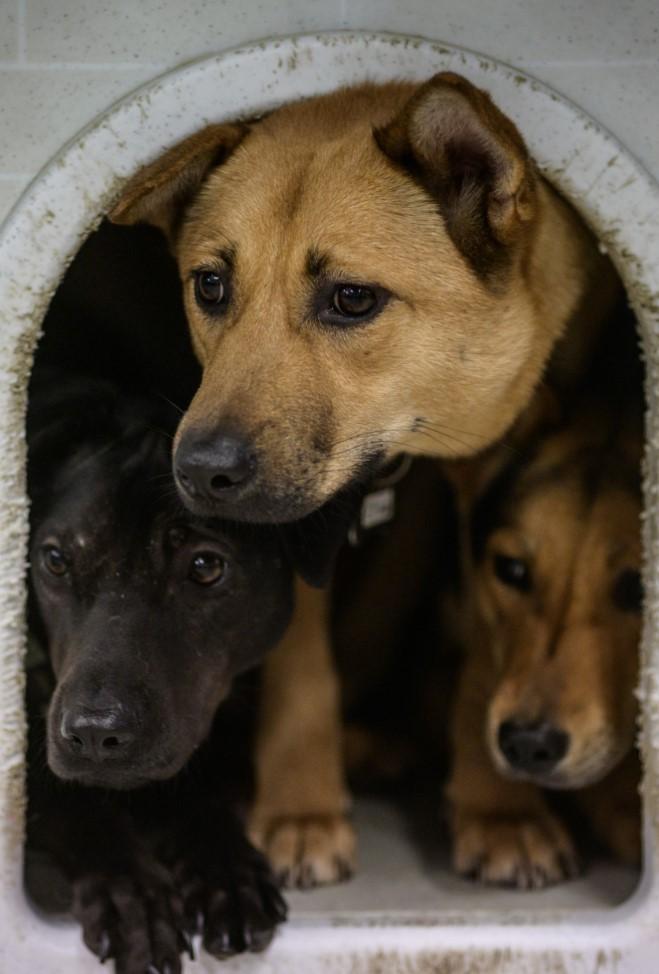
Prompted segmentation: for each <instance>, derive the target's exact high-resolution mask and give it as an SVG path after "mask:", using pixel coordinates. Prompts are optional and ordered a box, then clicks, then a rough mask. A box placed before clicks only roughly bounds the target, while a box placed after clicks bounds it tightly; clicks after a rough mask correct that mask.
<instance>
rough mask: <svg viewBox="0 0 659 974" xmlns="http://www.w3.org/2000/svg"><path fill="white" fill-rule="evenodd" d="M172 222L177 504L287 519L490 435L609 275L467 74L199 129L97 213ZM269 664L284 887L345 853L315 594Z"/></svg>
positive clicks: (256, 824)
mask: <svg viewBox="0 0 659 974" xmlns="http://www.w3.org/2000/svg"><path fill="white" fill-rule="evenodd" d="M110 216H111V219H113V220H115V221H117V222H121V223H135V222H139V221H146V222H150V223H153V224H154V225H156V226H159V227H160V228H161V229H162V230H163V231H164V232H165V233H166V234H167V235H168V237H169V239H170V242H171V246H172V249H173V252H174V253H175V256H176V258H177V261H178V265H179V270H180V275H181V279H182V282H183V286H184V292H185V304H186V310H187V316H188V320H189V324H190V329H191V332H192V338H193V343H194V346H195V350H196V353H197V355H198V357H199V360H200V362H201V364H202V366H203V380H202V383H201V386H200V388H199V391H198V393H197V395H196V396H195V398H194V400H193V402H192V404H191V406H190V408H189V410H188V412H187V413H186V415H185V416H184V418H183V421H182V423H181V426H180V428H179V432H178V435H177V438H176V442H175V451H174V468H175V474H176V478H177V482H178V486H179V489H180V492H181V495H182V497H183V499H184V501H185V503H186V504H187V505H188V506H189V507H190V508H191V509H192V510H194V511H197V512H202V511H203V512H204V513H206V514H209V513H213V514H215V515H222V516H224V517H227V518H234V519H239V520H247V521H287V520H293V519H296V518H300V517H302V516H304V515H305V514H307V513H308V512H310V511H313V510H315V509H317V508H318V507H319V506H320V505H322V504H323V503H324V502H325V501H326V500H327V499H328V498H330V497H332V495H334V494H335V492H336V491H338V490H339V489H341V488H343V487H345V486H346V485H349V484H350V483H352V482H353V481H354V480H356V479H359V478H362V477H364V476H365V474H366V473H367V472H368V471H370V470H372V469H373V468H374V467H376V466H377V465H378V464H379V463H381V462H384V461H385V460H386V459H388V458H389V457H391V456H392V455H393V454H395V453H397V452H399V451H401V450H404V451H407V452H409V453H413V454H433V455H438V456H455V455H469V454H472V453H474V452H476V451H477V450H479V449H481V448H483V447H484V446H486V445H487V444H489V443H491V442H493V441H494V440H495V439H496V438H497V437H499V436H501V434H502V433H503V432H504V431H505V430H506V428H507V427H508V426H509V425H510V423H511V422H512V421H513V420H514V419H515V417H516V416H517V414H518V413H519V412H520V410H521V409H522V408H523V406H524V405H525V403H526V402H527V400H528V399H529V397H530V395H531V392H532V390H533V388H534V386H535V384H536V383H537V381H538V378H539V376H540V374H541V372H542V370H543V368H544V367H545V365H546V363H547V360H548V359H549V357H550V354H551V353H552V350H553V349H554V347H555V344H556V342H557V341H558V340H559V339H560V338H561V336H563V335H565V334H566V333H567V335H568V339H569V349H570V350H569V351H568V352H566V354H564V355H561V356H559V357H558V358H557V359H556V363H555V370H554V371H555V374H556V375H559V374H569V372H570V370H571V369H572V368H573V367H574V363H575V362H578V361H579V359H580V357H581V354H582V352H583V350H584V348H585V347H586V346H587V344H588V336H589V335H590V334H591V333H592V332H593V331H595V330H596V329H597V326H598V323H599V319H600V317H601V315H602V313H603V311H604V310H605V309H606V306H607V305H608V303H609V300H610V298H611V295H612V292H613V291H614V290H615V287H616V284H615V277H614V275H613V272H612V270H611V267H610V265H609V263H608V262H607V261H606V259H605V258H603V257H602V256H601V255H600V254H599V253H598V250H597V247H596V245H595V242H594V241H593V239H592V238H591V236H590V235H589V233H588V232H587V230H586V229H585V227H584V226H583V224H582V223H581V221H580V220H579V218H578V217H577V216H576V214H575V213H574V212H573V211H572V210H571V208H570V207H569V206H568V205H567V204H566V203H565V202H564V201H563V200H562V199H561V198H560V197H559V196H558V195H557V194H556V193H555V192H554V191H553V190H552V189H551V188H550V187H549V185H548V184H547V183H546V182H545V181H544V180H543V179H542V178H541V177H540V176H539V174H538V172H537V170H536V168H535V166H534V165H533V163H532V161H531V160H530V158H529V156H528V152H527V150H526V147H525V145H524V142H523V140H522V138H521V136H520V135H519V133H518V131H517V130H516V128H515V126H514V125H513V124H512V122H511V121H510V120H509V119H508V118H506V117H505V116H504V115H503V114H502V113H501V112H500V111H499V110H498V109H497V108H496V107H495V106H494V105H493V104H492V102H491V101H490V99H489V97H488V96H487V95H486V94H485V93H484V92H482V91H480V90H479V89H477V88H475V87H474V86H473V85H471V84H470V83H469V82H468V81H466V80H465V79H464V78H460V77H458V76H456V75H452V74H440V75H437V76H435V77H434V78H432V79H431V80H430V81H429V82H427V83H426V84H424V85H413V84H406V83H395V84H387V85H363V86H360V87H356V88H351V89H344V90H341V91H338V92H336V93H334V94H331V95H327V96H323V97H319V98H313V99H310V100H308V101H303V102H300V103H297V104H293V105H289V106H285V107H283V108H281V109H279V110H277V111H275V112H273V113H272V114H271V115H269V116H266V117H265V118H263V119H261V120H259V121H257V122H255V123H251V124H225V125H212V126H209V127H208V128H207V129H205V130H203V131H202V132H199V133H198V134H196V135H194V136H192V137H191V138H189V139H187V140H185V141H184V142H183V143H181V144H180V145H177V146H175V147H174V148H173V149H170V150H169V152H167V153H166V154H165V155H164V156H163V157H162V158H161V159H159V160H157V161H156V162H154V163H153V164H151V165H150V166H147V167H146V168H145V169H144V170H143V171H142V172H140V173H138V174H137V175H136V176H135V177H134V178H133V179H132V180H131V181H130V182H129V183H128V185H127V187H125V189H124V191H123V193H122V195H121V197H120V199H119V201H118V202H117V204H116V205H115V207H114V209H113V211H112V212H111V214H110ZM298 607H299V608H298V614H297V616H296V619H295V622H294V624H293V627H292V628H291V630H290V632H289V634H288V636H287V637H286V639H285V640H284V643H283V644H282V646H281V648H280V650H279V651H278V652H277V653H275V654H274V656H273V657H272V659H271V662H270V664H269V666H268V669H267V673H266V680H265V703H264V711H263V717H262V721H261V732H260V737H259V742H258V747H257V752H258V753H257V779H258V788H257V791H258V794H257V799H256V804H255V808H254V812H253V817H252V825H253V833H254V835H255V838H256V839H257V840H258V841H260V843H261V844H262V845H263V846H264V847H265V848H266V850H267V851H268V852H269V854H270V856H271V858H272V861H273V863H274V865H275V867H276V868H277V869H279V870H280V872H281V873H282V875H284V876H285V877H286V878H287V879H288V880H289V881H290V882H291V883H293V884H302V885H306V884H311V883H314V882H326V881H332V880H334V879H336V878H339V877H340V876H341V875H343V874H344V873H345V872H347V871H348V870H349V868H350V866H351V862H352V855H353V839H352V833H351V830H350V827H349V825H348V823H347V822H346V820H345V818H344V813H345V808H346V790H345V787H344V784H343V772H342V767H341V761H340V757H339V750H340V747H339V721H338V693H337V687H336V681H335V678H334V676H333V669H332V664H331V660H330V653H329V647H328V638H327V618H326V617H327V612H326V608H325V603H324V600H323V597H322V596H321V595H319V594H316V593H314V592H312V591H311V590H310V589H308V587H307V586H305V585H303V584H302V583H301V584H300V591H299V593H298Z"/></svg>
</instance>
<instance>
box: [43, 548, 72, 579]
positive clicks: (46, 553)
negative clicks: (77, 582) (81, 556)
mask: <svg viewBox="0 0 659 974" xmlns="http://www.w3.org/2000/svg"><path fill="white" fill-rule="evenodd" d="M41 558H42V561H43V563H44V565H45V566H46V568H47V569H48V571H49V572H50V573H51V575H66V573H67V572H68V570H69V567H70V566H69V559H68V558H67V557H66V555H65V554H64V552H63V551H62V550H61V549H60V548H58V547H57V546H56V545H54V544H49V545H46V546H45V547H44V548H43V549H42V552H41Z"/></svg>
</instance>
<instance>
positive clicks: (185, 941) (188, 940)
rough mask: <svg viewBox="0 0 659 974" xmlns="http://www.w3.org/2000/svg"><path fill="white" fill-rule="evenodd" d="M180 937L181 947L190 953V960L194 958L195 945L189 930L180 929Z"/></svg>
mask: <svg viewBox="0 0 659 974" xmlns="http://www.w3.org/2000/svg"><path fill="white" fill-rule="evenodd" d="M178 938H179V947H180V949H181V950H183V951H184V952H185V953H186V954H187V955H188V957H189V958H190V960H194V959H195V953H194V946H193V943H192V937H191V936H190V934H189V933H188V932H187V930H179V932H178Z"/></svg>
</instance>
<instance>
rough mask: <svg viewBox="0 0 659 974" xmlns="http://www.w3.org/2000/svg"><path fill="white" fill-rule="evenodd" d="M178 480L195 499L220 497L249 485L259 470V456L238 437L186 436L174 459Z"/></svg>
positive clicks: (185, 491)
mask: <svg viewBox="0 0 659 974" xmlns="http://www.w3.org/2000/svg"><path fill="white" fill-rule="evenodd" d="M174 470H175V474H176V481H177V483H178V485H179V487H180V488H181V490H182V491H183V492H184V493H185V494H187V495H188V496H189V497H190V498H192V499H193V500H210V501H213V500H219V499H220V498H222V497H224V496H225V495H226V494H227V493H229V492H231V493H232V494H234V493H235V492H236V489H237V488H242V487H245V486H246V485H247V484H248V483H249V481H250V480H252V478H253V476H254V473H255V471H256V456H255V454H254V451H253V450H252V449H250V446H249V444H248V443H247V442H246V441H245V440H243V439H241V438H240V437H237V436H229V435H225V436H218V437H214V438H213V439H212V440H199V439H196V438H192V437H185V436H184V437H183V439H182V440H181V442H180V443H179V445H178V448H177V450H176V457H175V460H174Z"/></svg>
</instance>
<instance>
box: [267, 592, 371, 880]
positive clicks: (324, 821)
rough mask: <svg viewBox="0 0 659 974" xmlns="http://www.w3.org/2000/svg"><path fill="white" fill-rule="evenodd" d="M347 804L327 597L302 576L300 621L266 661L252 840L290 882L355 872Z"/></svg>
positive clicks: (298, 606) (297, 619)
mask: <svg viewBox="0 0 659 974" xmlns="http://www.w3.org/2000/svg"><path fill="white" fill-rule="evenodd" d="M347 804H348V796H347V791H346V785H345V781H344V774H343V767H342V760H341V718H340V701H339V685H338V680H337V676H336V673H335V671H334V665H333V661H332V651H331V646H330V642H329V624H328V596H327V593H326V592H322V591H318V590H317V589H313V588H310V587H309V586H308V585H306V584H305V583H304V582H302V581H299V582H298V584H297V593H296V610H295V615H294V618H293V622H292V623H291V626H290V628H289V629H288V632H287V633H286V635H285V636H284V639H283V640H282V642H281V643H280V644H279V646H278V647H277V648H276V649H275V651H274V653H273V654H272V655H271V656H270V658H269V660H268V661H267V662H266V665H265V672H264V679H263V691H262V702H261V709H260V716H259V728H258V735H257V743H256V798H255V802H254V807H253V809H252V813H251V818H250V833H251V835H252V838H253V840H254V841H255V843H256V844H257V845H258V846H259V847H260V848H261V849H263V850H264V851H265V852H266V853H267V855H268V857H269V859H270V862H271V863H272V866H273V868H274V870H275V872H276V874H277V875H278V876H279V877H280V879H281V881H282V883H283V884H284V885H285V886H288V887H295V886H298V887H301V888H308V887H311V886H315V885H318V884H322V883H334V882H338V881H339V880H342V879H346V878H347V877H348V876H349V875H350V874H351V873H352V870H353V866H354V854H355V837H354V832H353V829H352V826H351V825H350V823H349V822H348V821H347V819H346V816H345V813H346V808H347Z"/></svg>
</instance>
